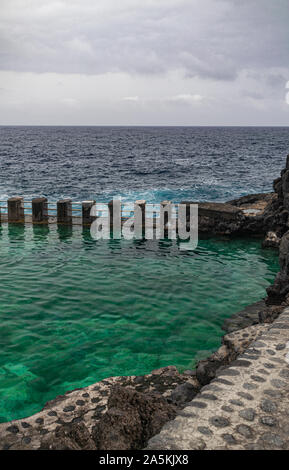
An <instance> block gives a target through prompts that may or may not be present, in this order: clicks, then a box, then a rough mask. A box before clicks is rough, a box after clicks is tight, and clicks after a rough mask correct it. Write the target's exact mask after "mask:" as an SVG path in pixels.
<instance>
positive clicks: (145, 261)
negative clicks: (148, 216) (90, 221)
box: [0, 224, 278, 421]
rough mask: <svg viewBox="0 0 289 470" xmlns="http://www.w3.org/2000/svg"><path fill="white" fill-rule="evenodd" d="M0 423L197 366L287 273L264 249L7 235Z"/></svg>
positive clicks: (65, 234) (236, 243)
mask: <svg viewBox="0 0 289 470" xmlns="http://www.w3.org/2000/svg"><path fill="white" fill-rule="evenodd" d="M0 252H1V269H0V298H1V301H0V325H1V333H0V420H1V421H7V420H10V419H15V418H21V417H24V416H27V415H30V414H32V413H34V412H37V411H38V410H40V409H41V407H42V406H43V405H44V403H45V402H46V401H47V400H49V399H52V398H54V397H55V396H56V395H58V394H62V393H64V392H65V391H67V390H69V389H73V388H76V387H82V386H86V385H89V384H91V383H94V382H96V381H98V380H100V379H102V378H105V377H109V376H112V375H130V374H144V373H148V372H150V371H151V370H152V369H154V368H158V367H162V366H166V365H172V364H174V365H177V366H178V367H179V368H180V369H184V368H189V367H193V366H194V363H195V360H196V359H199V358H202V357H205V356H207V355H208V354H209V353H210V352H211V351H213V350H214V349H216V348H217V347H218V345H219V343H220V337H221V335H222V331H221V326H222V323H223V320H224V319H225V318H226V317H228V316H230V315H232V314H233V313H234V312H236V311H238V310H240V309H241V308H242V307H244V306H246V305H248V304H250V303H251V302H254V301H256V300H259V299H260V298H261V297H262V296H264V295H265V288H266V287H267V286H268V285H269V283H271V282H272V280H273V278H274V275H275V273H276V272H277V270H278V260H277V256H276V253H275V252H271V251H270V250H262V249H261V248H260V241H259V240H256V241H249V240H232V241H230V242H229V241H227V240H221V239H211V240H202V241H200V242H199V246H198V249H197V250H196V252H194V253H191V252H184V251H180V250H179V249H178V247H177V245H176V243H175V242H170V241H168V240H163V241H159V242H153V241H146V242H142V241H124V240H121V241H119V240H109V241H97V242H96V241H93V240H91V238H90V234H89V232H87V231H86V232H82V230H81V229H80V228H76V229H74V231H73V234H72V232H71V230H70V229H69V228H66V227H63V228H61V229H60V228H58V229H57V227H56V226H51V227H50V228H49V229H47V228H45V227H41V226H38V227H31V226H26V227H23V226H11V225H10V226H7V225H6V224H5V225H3V226H2V227H0Z"/></svg>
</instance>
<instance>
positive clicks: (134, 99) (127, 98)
mask: <svg viewBox="0 0 289 470" xmlns="http://www.w3.org/2000/svg"><path fill="white" fill-rule="evenodd" d="M122 100H123V101H131V102H134V103H135V102H137V101H139V97H138V96H125V97H124V98H122Z"/></svg>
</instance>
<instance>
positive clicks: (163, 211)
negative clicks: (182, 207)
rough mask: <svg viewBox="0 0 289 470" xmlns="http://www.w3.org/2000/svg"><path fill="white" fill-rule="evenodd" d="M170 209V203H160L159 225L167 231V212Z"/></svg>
mask: <svg viewBox="0 0 289 470" xmlns="http://www.w3.org/2000/svg"><path fill="white" fill-rule="evenodd" d="M170 207H171V202H170V201H162V202H161V204H160V223H161V227H162V226H163V227H164V230H166V229H167V227H166V226H167V224H168V221H169V210H170Z"/></svg>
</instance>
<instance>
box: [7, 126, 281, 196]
mask: <svg viewBox="0 0 289 470" xmlns="http://www.w3.org/2000/svg"><path fill="white" fill-rule="evenodd" d="M288 150H289V128H286V127H284V128H281V127H280V128H278V127H275V128H274V127H272V128H262V127H256V128H255V127H0V168H1V176H0V199H1V200H2V199H5V198H7V197H8V196H14V195H19V196H25V197H26V198H31V197H33V196H46V197H48V198H49V200H51V201H55V200H57V199H58V198H62V197H71V198H72V199H73V200H75V201H79V200H85V199H96V200H97V202H108V201H109V200H111V199H112V198H113V197H116V196H121V197H122V198H123V199H124V200H125V201H130V202H131V201H134V200H136V199H145V200H146V201H147V202H151V203H157V202H160V201H162V200H171V201H174V202H180V201H181V200H194V201H197V200H199V201H204V200H211V201H225V200H228V199H233V198H236V197H239V196H242V195H244V194H248V193H256V192H266V191H271V190H272V181H273V179H274V178H276V177H277V176H279V174H280V170H281V169H282V168H283V167H284V161H285V157H286V155H287V153H288Z"/></svg>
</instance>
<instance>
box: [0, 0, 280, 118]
mask: <svg viewBox="0 0 289 470" xmlns="http://www.w3.org/2000/svg"><path fill="white" fill-rule="evenodd" d="M288 81H289V0H59V1H57V0H56V1H54V0H0V124H2V125H6V124H36V125H37V124H45V125H46V124H55V125H57V124H61V125H65V124H67V125H70V124H71V125H286V126H287V125H288V123H289V94H288V99H287V101H288V103H287V102H286V94H287V93H289V82H288ZM287 85H288V89H287V90H286V86H287Z"/></svg>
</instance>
